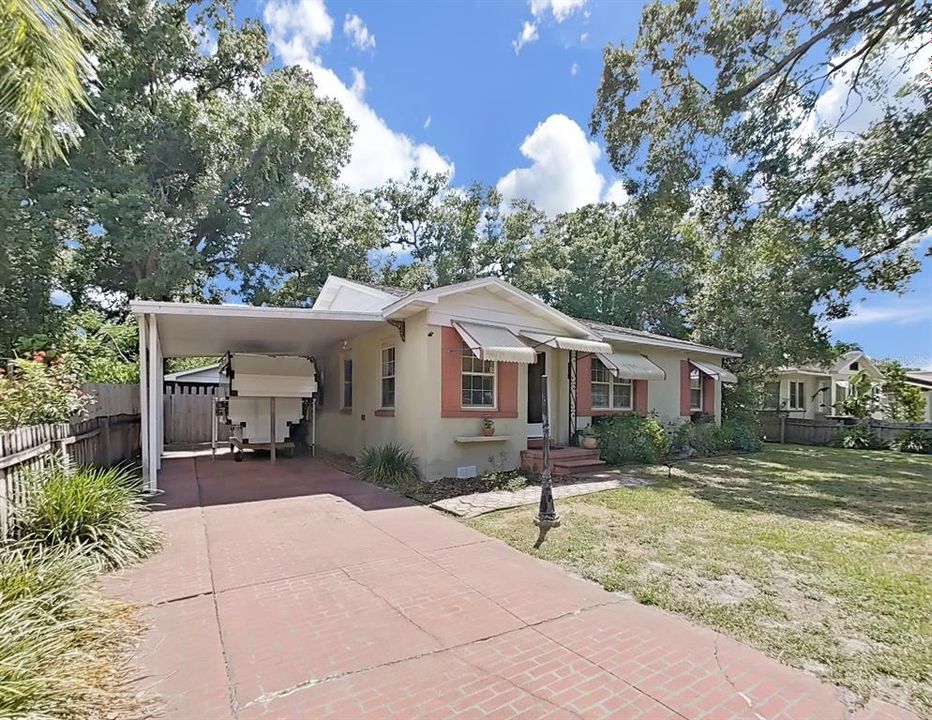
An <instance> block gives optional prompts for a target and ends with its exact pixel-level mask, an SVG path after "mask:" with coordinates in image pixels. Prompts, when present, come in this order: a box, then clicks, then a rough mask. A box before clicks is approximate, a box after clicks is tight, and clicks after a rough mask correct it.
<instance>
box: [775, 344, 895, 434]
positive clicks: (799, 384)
mask: <svg viewBox="0 0 932 720" xmlns="http://www.w3.org/2000/svg"><path fill="white" fill-rule="evenodd" d="M862 370H863V371H864V372H865V373H867V375H868V376H869V377H870V378H871V380H872V381H873V382H874V385H873V388H872V389H873V391H874V392H875V393H877V394H878V395H879V394H880V392H881V390H882V387H883V373H882V372H881V371H880V369H879V368H878V367H877V366H876V365H875V364H874V362H873V361H872V360H871V359H870V358H869V357H868V356H867V355H865V354H864V353H863V352H861V351H860V350H852V351H850V352H846V353H844V354H843V355H841V356H839V357H838V359H837V360H835V362H834V363H832V364H831V365H800V366H794V367H784V368H780V370H779V371H778V374H777V376H776V377H774V378H771V379H770V380H769V381H768V382H766V383H765V385H764V409H765V410H783V411H786V412H788V413H789V415H790V417H797V418H807V419H810V420H812V419H816V418H823V417H829V416H841V415H843V414H844V413H843V412H842V411H841V404H842V403H843V402H844V401H845V398H846V397H847V395H848V382H849V381H850V380H851V378H852V376H854V375H856V374H857V373H858V372H860V371H862Z"/></svg>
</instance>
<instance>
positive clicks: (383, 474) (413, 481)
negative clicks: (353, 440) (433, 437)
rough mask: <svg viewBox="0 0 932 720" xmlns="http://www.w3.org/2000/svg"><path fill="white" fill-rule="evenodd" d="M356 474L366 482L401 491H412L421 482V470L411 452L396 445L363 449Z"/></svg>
mask: <svg viewBox="0 0 932 720" xmlns="http://www.w3.org/2000/svg"><path fill="white" fill-rule="evenodd" d="M356 474H357V475H358V476H359V477H360V478H361V479H362V480H365V481H367V482H371V483H373V484H375V485H382V486H384V487H391V488H397V489H399V490H401V491H406V490H409V491H410V490H414V489H416V488H417V486H418V485H419V484H420V482H421V468H420V465H419V462H418V459H417V456H416V455H415V454H414V452H413V451H412V450H410V449H409V448H406V447H405V446H403V445H400V444H398V443H393V442H388V443H385V444H384V445H375V446H373V447H367V448H363V450H362V452H361V453H360V455H359V459H358V460H357V462H356Z"/></svg>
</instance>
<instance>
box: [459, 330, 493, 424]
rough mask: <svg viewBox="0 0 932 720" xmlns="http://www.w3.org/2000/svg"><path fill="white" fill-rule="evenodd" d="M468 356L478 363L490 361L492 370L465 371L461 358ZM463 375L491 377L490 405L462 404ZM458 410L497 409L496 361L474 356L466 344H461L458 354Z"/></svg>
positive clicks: (491, 410)
mask: <svg viewBox="0 0 932 720" xmlns="http://www.w3.org/2000/svg"><path fill="white" fill-rule="evenodd" d="M465 357H469V358H472V359H473V361H474V362H479V363H486V362H490V363H492V372H490V373H487V372H474V371H470V372H466V371H465V370H463V358H465ZM464 375H473V376H479V377H491V378H492V404H491V405H464V404H463V376H464ZM460 410H488V411H490V412H495V411H497V410H498V363H497V362H496V361H494V360H480V359H479V358H477V357H476V354H475V353H474V352H473V351H472V350H470V349H469V347H468V346H466V345H463V349H462V352H461V354H460Z"/></svg>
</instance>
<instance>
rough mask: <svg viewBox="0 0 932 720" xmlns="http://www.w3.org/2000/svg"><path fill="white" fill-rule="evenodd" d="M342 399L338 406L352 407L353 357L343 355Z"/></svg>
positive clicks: (346, 408) (347, 408)
mask: <svg viewBox="0 0 932 720" xmlns="http://www.w3.org/2000/svg"><path fill="white" fill-rule="evenodd" d="M342 374H343V400H342V404H341V406H340V407H342V408H343V409H344V410H349V409H350V408H352V407H353V358H351V357H348V356H346V355H344V356H343V368H342Z"/></svg>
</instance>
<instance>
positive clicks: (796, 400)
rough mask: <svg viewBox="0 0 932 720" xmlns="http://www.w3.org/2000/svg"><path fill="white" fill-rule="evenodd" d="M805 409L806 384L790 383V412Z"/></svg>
mask: <svg viewBox="0 0 932 720" xmlns="http://www.w3.org/2000/svg"><path fill="white" fill-rule="evenodd" d="M805 409H806V383H804V382H794V381H790V410H805Z"/></svg>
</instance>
